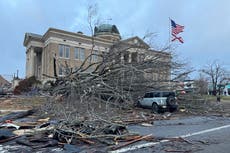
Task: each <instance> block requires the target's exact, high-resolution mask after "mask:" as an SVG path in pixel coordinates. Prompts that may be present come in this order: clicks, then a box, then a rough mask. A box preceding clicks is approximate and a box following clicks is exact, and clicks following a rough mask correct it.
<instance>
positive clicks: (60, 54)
mask: <svg viewBox="0 0 230 153" xmlns="http://www.w3.org/2000/svg"><path fill="white" fill-rule="evenodd" d="M63 56H64V45H59V57H63Z"/></svg>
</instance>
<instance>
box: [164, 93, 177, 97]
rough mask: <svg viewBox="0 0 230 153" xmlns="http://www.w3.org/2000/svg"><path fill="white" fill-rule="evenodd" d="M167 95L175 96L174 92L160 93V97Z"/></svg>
mask: <svg viewBox="0 0 230 153" xmlns="http://www.w3.org/2000/svg"><path fill="white" fill-rule="evenodd" d="M169 96H173V97H175V93H174V92H163V93H162V97H169Z"/></svg>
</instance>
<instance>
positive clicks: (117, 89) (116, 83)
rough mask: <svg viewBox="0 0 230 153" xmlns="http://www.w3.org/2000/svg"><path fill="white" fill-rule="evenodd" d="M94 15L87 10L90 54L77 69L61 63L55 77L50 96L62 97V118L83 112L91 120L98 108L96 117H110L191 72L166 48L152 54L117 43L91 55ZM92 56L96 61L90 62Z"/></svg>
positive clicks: (139, 45) (142, 46)
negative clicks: (62, 67)
mask: <svg viewBox="0 0 230 153" xmlns="http://www.w3.org/2000/svg"><path fill="white" fill-rule="evenodd" d="M96 12H97V11H96V9H95V8H94V7H89V9H88V23H89V25H90V30H91V33H92V50H91V54H90V55H89V56H88V57H87V58H86V59H85V60H84V61H83V62H82V64H81V65H80V66H79V67H78V68H77V69H74V68H71V67H70V66H69V65H68V64H67V63H65V69H66V71H65V76H64V77H56V82H55V83H54V85H53V88H52V93H53V94H54V95H62V96H64V97H65V98H66V101H65V102H66V103H63V104H64V106H61V107H60V108H58V110H59V109H61V108H63V109H65V108H68V109H70V110H68V111H63V112H65V116H66V114H78V115H79V114H84V115H85V114H86V112H87V114H88V116H89V117H90V118H94V117H95V116H98V113H99V112H98V111H97V110H98V109H99V108H101V105H103V106H104V108H103V111H101V113H102V114H100V116H103V117H105V116H107V117H109V116H113V115H108V114H109V113H111V112H112V111H113V110H114V108H130V106H132V105H133V103H134V102H135V101H137V98H138V96H141V95H143V93H144V92H145V91H146V90H154V89H155V90H163V89H170V87H172V86H171V83H172V82H173V81H176V80H178V79H180V78H181V77H183V76H184V75H187V74H189V73H190V72H191V70H187V69H185V63H181V62H178V60H174V57H173V54H172V52H171V47H170V46H167V47H164V48H163V49H161V50H160V51H154V50H152V49H150V48H149V47H148V45H145V44H144V43H130V42H127V41H117V42H115V43H114V44H113V45H112V46H111V47H110V48H109V50H108V51H106V52H101V51H98V52H97V53H94V52H93V50H94V45H95V42H94V39H95V38H94V36H93V24H94V22H93V20H92V18H93V17H94V16H95V14H96ZM146 37H154V35H153V34H152V33H149V34H146V36H145V37H144V38H146ZM150 40H151V39H150ZM93 56H94V57H95V56H96V57H97V59H98V60H97V61H92V57H93ZM130 57H131V59H130ZM114 106H115V107H114ZM76 108H79V109H76ZM52 110H55V109H52ZM61 112H62V111H58V113H61ZM66 112H69V113H66ZM95 114H97V115H95ZM104 114H106V115H104ZM60 116H62V115H60ZM68 116H71V115H68Z"/></svg>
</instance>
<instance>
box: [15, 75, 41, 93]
mask: <svg viewBox="0 0 230 153" xmlns="http://www.w3.org/2000/svg"><path fill="white" fill-rule="evenodd" d="M38 84H41V82H40V81H38V80H37V79H36V78H35V76H32V77H29V78H26V79H24V80H22V81H20V82H19V85H18V86H16V87H15V89H14V94H15V95H18V94H21V93H23V92H29V91H31V89H32V87H35V86H37V85H38Z"/></svg>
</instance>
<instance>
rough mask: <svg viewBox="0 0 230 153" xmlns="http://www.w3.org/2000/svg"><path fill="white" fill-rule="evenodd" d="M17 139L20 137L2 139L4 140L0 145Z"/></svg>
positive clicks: (0, 141)
mask: <svg viewBox="0 0 230 153" xmlns="http://www.w3.org/2000/svg"><path fill="white" fill-rule="evenodd" d="M18 137H20V136H14V137H10V138H7V139H4V140H0V143H5V142H8V141H11V140H14V139H16V138H18Z"/></svg>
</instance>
